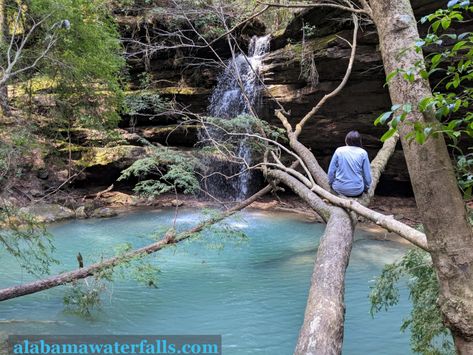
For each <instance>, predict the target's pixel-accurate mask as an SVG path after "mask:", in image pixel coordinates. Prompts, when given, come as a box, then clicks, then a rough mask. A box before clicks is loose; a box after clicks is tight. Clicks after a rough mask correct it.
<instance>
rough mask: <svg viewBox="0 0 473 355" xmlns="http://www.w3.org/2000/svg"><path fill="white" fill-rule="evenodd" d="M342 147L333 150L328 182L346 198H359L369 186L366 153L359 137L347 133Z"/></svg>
mask: <svg viewBox="0 0 473 355" xmlns="http://www.w3.org/2000/svg"><path fill="white" fill-rule="evenodd" d="M345 144H346V146H344V147H339V148H337V150H335V153H334V154H333V157H332V160H331V161H330V166H329V168H328V181H329V184H330V186H331V187H332V189H333V190H335V191H336V192H337V193H339V194H341V195H344V196H347V197H359V196H361V195H362V194H363V192H367V191H368V189H369V188H370V185H371V168H370V161H369V158H368V153H367V152H366V150H364V149H363V145H362V142H361V135H360V133H358V132H357V131H351V132H349V133H348V134H347V135H346V137H345Z"/></svg>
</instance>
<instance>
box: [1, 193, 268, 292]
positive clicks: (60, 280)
mask: <svg viewBox="0 0 473 355" xmlns="http://www.w3.org/2000/svg"><path fill="white" fill-rule="evenodd" d="M271 189H272V186H271V185H268V186H266V187H265V188H263V189H261V190H260V191H258V192H257V193H255V194H254V195H253V196H251V197H249V198H248V199H246V200H245V201H243V202H241V203H239V204H238V205H236V206H235V207H232V208H230V209H228V210H227V211H225V212H222V213H221V214H219V215H218V216H216V217H214V218H210V219H207V220H205V221H203V222H201V223H199V224H198V225H197V226H195V227H194V228H192V229H189V230H187V231H185V232H182V233H179V234H177V235H174V234H172V233H166V235H165V236H164V237H163V238H162V239H161V240H159V241H157V242H155V243H152V244H149V245H147V246H144V247H142V248H139V249H136V250H133V251H131V252H128V253H125V254H124V255H120V256H116V257H113V258H110V259H107V260H104V261H101V262H98V263H95V264H92V265H90V266H87V267H83V268H80V269H77V270H73V271H69V272H64V273H62V274H59V275H55V276H50V277H47V278H45V279H42V280H38V281H33V282H29V283H26V284H22V285H18V286H13V287H9V288H4V289H2V290H0V301H5V300H9V299H12V298H17V297H21V296H25V295H29V294H32V293H36V292H40V291H44V290H47V289H50V288H53V287H56V286H60V285H64V284H67V283H71V282H73V281H76V280H80V279H85V278H87V277H89V276H93V275H95V274H96V273H98V272H100V271H102V270H105V269H110V268H113V267H114V266H116V265H118V264H120V263H121V262H124V261H129V260H130V259H133V258H137V257H140V256H143V255H147V254H152V253H155V252H157V251H159V250H161V249H163V248H164V247H166V246H168V245H171V244H175V243H179V242H182V241H183V240H186V239H189V238H191V237H192V236H194V235H195V234H196V233H199V232H201V231H202V230H203V229H205V228H206V227H208V226H210V225H213V224H215V223H217V222H220V221H222V220H223V219H225V218H227V217H229V216H231V215H233V214H235V213H236V212H238V211H240V210H242V209H243V208H245V207H247V206H249V205H250V204H251V203H253V202H254V201H256V200H257V199H258V198H260V197H261V196H263V195H265V194H266V193H268V192H270V191H271Z"/></svg>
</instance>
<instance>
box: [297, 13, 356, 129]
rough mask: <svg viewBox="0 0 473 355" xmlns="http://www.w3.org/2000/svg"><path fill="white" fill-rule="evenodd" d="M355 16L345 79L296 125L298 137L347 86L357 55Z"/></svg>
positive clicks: (354, 16)
mask: <svg viewBox="0 0 473 355" xmlns="http://www.w3.org/2000/svg"><path fill="white" fill-rule="evenodd" d="M352 18H353V24H354V29H353V39H352V44H351V54H350V60H349V62H348V67H347V70H346V72H345V76H344V77H343V80H342V81H341V83H340V84H339V85H338V86H337V88H335V90H333V91H332V92H331V93H329V94H327V95H325V96H324V97H323V98H322V100H320V101H319V102H318V103H317V105H316V106H314V107H313V108H312V110H310V111H309V112H308V113H307V114H306V115H305V116H304V117H303V118H302V120H301V121H300V122H299V123H298V124H297V125H296V129H295V131H294V134H295V136H296V137H298V136H299V135H300V134H301V132H302V128H303V127H304V125H305V124H306V123H307V121H308V120H309V119H311V118H312V117H313V116H314V115H315V114H316V113H317V112H318V111H319V110H320V108H321V107H322V106H323V105H324V104H325V103H326V102H327V101H328V100H329V99H331V98H333V97H334V96H336V95H338V94H339V93H340V91H342V89H343V88H344V87H345V85H346V83H347V82H348V79H349V78H350V75H351V72H352V69H353V63H354V62H355V55H356V46H357V36H358V28H359V24H358V17H357V16H356V15H352Z"/></svg>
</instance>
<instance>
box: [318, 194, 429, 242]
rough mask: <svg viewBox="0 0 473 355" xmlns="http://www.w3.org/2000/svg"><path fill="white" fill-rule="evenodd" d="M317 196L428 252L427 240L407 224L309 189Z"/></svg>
mask: <svg viewBox="0 0 473 355" xmlns="http://www.w3.org/2000/svg"><path fill="white" fill-rule="evenodd" d="M311 190H312V191H314V192H315V193H316V194H317V195H319V196H322V197H323V198H325V199H327V200H328V201H330V203H331V204H332V205H335V206H338V207H342V208H346V209H348V210H350V211H353V212H356V213H357V214H358V215H360V216H363V217H365V218H367V219H369V220H370V221H372V222H374V223H376V224H377V225H379V226H381V227H383V228H384V229H386V230H388V231H390V232H393V233H396V234H397V235H399V236H400V237H402V238H404V239H406V240H408V241H409V242H411V243H412V244H414V245H415V246H418V247H419V248H421V249H424V250H426V251H428V246H427V239H426V237H425V234H424V233H422V232H420V231H418V230H417V229H414V228H412V227H410V226H408V225H407V224H404V223H402V222H399V221H398V220H396V219H394V217H392V216H386V215H384V214H382V213H379V212H376V211H373V210H372V209H370V208H368V207H365V206H363V205H362V204H361V203H359V202H358V201H356V200H354V199H347V198H341V197H338V196H335V195H332V194H331V193H330V192H328V191H326V190H324V189H323V188H321V187H320V186H314V187H312V189H311Z"/></svg>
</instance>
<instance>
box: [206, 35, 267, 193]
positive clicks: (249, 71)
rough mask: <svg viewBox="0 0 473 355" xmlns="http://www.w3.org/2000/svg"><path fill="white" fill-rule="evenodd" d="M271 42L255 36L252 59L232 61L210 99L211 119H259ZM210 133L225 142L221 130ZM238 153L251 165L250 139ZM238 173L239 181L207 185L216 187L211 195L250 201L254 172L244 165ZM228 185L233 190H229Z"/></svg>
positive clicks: (242, 57) (242, 56)
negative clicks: (262, 71)
mask: <svg viewBox="0 0 473 355" xmlns="http://www.w3.org/2000/svg"><path fill="white" fill-rule="evenodd" d="M269 42H270V36H269V35H267V36H263V37H256V36H254V37H253V38H252V39H251V42H250V46H249V49H248V55H245V54H243V53H240V54H238V55H237V56H235V57H234V58H232V59H231V60H230V61H229V63H228V65H227V68H226V69H225V71H224V72H223V73H222V74H221V75H220V76H219V77H218V83H217V86H216V87H215V89H214V91H213V93H212V96H211V98H210V105H209V108H208V110H209V115H210V116H212V117H218V118H224V119H233V118H236V117H238V116H240V115H256V113H257V111H258V106H259V103H260V98H261V95H260V93H261V89H262V83H261V78H260V76H259V69H260V67H261V64H262V59H263V56H264V55H265V54H266V53H267V52H268V51H269ZM209 132H210V133H209ZM207 133H208V134H210V135H212V138H213V139H215V140H217V141H218V140H219V138H221V137H219V133H218V130H215V131H213V130H208V131H207ZM235 153H236V155H238V157H239V158H240V159H242V160H244V161H245V162H247V163H248V164H250V163H251V159H252V154H251V149H250V147H249V145H248V144H247V139H246V138H242V139H241V140H240V141H239V143H238V148H237V149H236V152H235ZM233 170H235V169H233ZM236 170H237V171H232V172H231V173H230V175H235V177H234V178H231V179H229V181H227V180H226V179H220V181H213V182H212V183H211V184H207V187H209V185H211V186H212V188H211V190H212V191H209V192H211V193H212V194H213V195H216V196H219V197H225V198H233V199H236V200H242V199H244V198H246V197H247V195H248V194H249V192H250V180H251V179H252V172H251V171H249V170H247V168H246V166H245V164H243V163H242V164H238V167H237V169H236ZM224 175H227V176H228V175H229V174H228V172H226V173H225V174H224ZM214 176H215V175H214ZM220 176H222V175H220ZM217 180H218V179H217ZM228 182H230V185H231V186H228ZM225 185H227V186H225ZM229 187H230V188H229ZM229 190H230V191H229Z"/></svg>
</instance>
